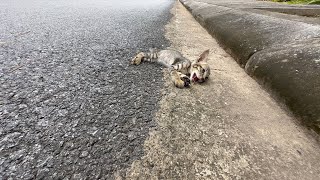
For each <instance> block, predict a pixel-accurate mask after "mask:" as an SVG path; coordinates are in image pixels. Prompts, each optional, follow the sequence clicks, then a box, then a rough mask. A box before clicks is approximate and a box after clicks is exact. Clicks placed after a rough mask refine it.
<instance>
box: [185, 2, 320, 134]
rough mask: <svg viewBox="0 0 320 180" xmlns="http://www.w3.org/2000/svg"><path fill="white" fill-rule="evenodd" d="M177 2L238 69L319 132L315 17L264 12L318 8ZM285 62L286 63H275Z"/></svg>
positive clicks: (319, 81)
mask: <svg viewBox="0 0 320 180" xmlns="http://www.w3.org/2000/svg"><path fill="white" fill-rule="evenodd" d="M181 2H182V3H183V4H184V5H185V6H186V7H187V8H188V9H189V10H190V12H191V13H192V14H193V16H194V17H195V18H196V19H197V20H198V21H199V22H200V24H201V25H202V26H203V27H205V28H206V29H207V31H208V32H209V33H210V34H211V35H213V36H214V37H216V38H217V40H218V41H219V43H220V44H221V45H222V46H223V47H224V48H225V49H226V50H227V51H228V52H229V53H230V54H231V55H232V56H233V57H234V58H235V59H236V61H237V62H238V63H239V64H240V65H241V66H242V67H245V66H246V69H247V70H249V69H250V71H248V73H249V75H252V76H253V77H254V78H255V79H257V80H258V82H260V83H261V84H263V85H265V86H266V87H267V89H269V90H271V92H273V93H274V94H275V95H277V96H278V97H279V99H280V101H281V102H284V103H285V104H286V105H287V106H288V107H289V108H290V109H291V110H292V112H293V113H294V114H295V115H297V117H299V118H300V119H301V120H302V122H303V123H304V124H307V125H308V126H309V127H311V128H312V129H313V130H315V131H317V132H319V133H320V101H319V97H320V91H319V86H320V76H319V75H320V64H319V61H318V59H319V57H320V54H319V51H318V49H317V48H318V44H319V41H318V39H319V37H320V25H319V19H318V18H310V17H304V16H294V15H286V14H283V13H274V12H271V11H269V10H270V9H273V10H274V9H276V8H278V9H294V10H295V11H296V10H297V9H299V8H302V10H301V11H303V10H304V9H305V8H309V9H312V8H313V9H315V10H319V7H318V6H310V5H308V6H289V5H284V4H279V3H272V2H262V1H254V0H226V1H222V0H181ZM277 53H278V56H276V54H277ZM270 54H273V55H270ZM297 55H298V57H295V56H297ZM286 60H287V61H288V62H289V63H285V65H284V64H283V63H279V62H282V61H286ZM248 62H250V63H248ZM253 62H254V63H253ZM258 62H260V63H258ZM261 62H263V63H261ZM290 62H292V63H290ZM252 69H255V72H253V71H251V70H252ZM297 72H298V73H297Z"/></svg>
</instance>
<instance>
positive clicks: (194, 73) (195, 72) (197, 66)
mask: <svg viewBox="0 0 320 180" xmlns="http://www.w3.org/2000/svg"><path fill="white" fill-rule="evenodd" d="M208 55H209V49H208V50H206V51H204V52H203V53H202V54H201V55H200V56H199V58H198V59H197V60H195V61H193V62H192V63H191V67H190V79H191V80H192V82H199V83H203V82H205V81H206V80H207V79H208V77H209V75H210V67H209V65H208V63H207V59H208Z"/></svg>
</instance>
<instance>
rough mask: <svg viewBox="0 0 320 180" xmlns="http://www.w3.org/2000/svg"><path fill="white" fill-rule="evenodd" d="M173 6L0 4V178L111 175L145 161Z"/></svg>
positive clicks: (23, 0)
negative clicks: (145, 60)
mask: <svg viewBox="0 0 320 180" xmlns="http://www.w3.org/2000/svg"><path fill="white" fill-rule="evenodd" d="M171 4H172V1H170V0H167V1H162V0H153V1H147V0H138V1H137V0H134V1H133V0H132V1H125V2H123V3H121V1H120V2H119V1H116V0H112V1H102V0H96V1H87V0H80V1H79V0H77V1H64V0H57V1H51V0H42V1H35V0H17V1H11V0H6V1H1V2H0V24H1V26H0V119H1V121H0V179H8V178H13V179H42V178H46V179H59V178H66V179H70V178H71V179H72V178H74V179H81V178H85V177H87V178H90V179H97V178H101V179H110V178H111V177H113V173H114V172H115V171H121V169H123V168H126V167H128V165H129V164H131V162H132V161H133V160H135V159H137V158H139V157H140V156H142V155H143V151H142V145H141V144H142V143H143V142H144V140H145V138H146V136H147V134H148V129H149V128H150V127H153V126H154V125H155V123H154V121H153V114H154V110H155V108H156V106H157V103H158V101H159V98H160V89H161V87H162V85H163V80H162V72H161V69H160V68H159V67H156V66H155V65H151V64H143V65H141V66H138V67H131V66H129V65H128V60H129V59H130V58H131V57H132V56H133V55H134V54H135V52H136V50H137V49H142V50H145V49H146V48H148V47H151V46H156V47H162V46H168V43H167V41H166V40H165V38H164V36H163V26H164V24H166V22H167V20H168V19H169V18H170V17H169V16H170V13H169V9H170V7H171Z"/></svg>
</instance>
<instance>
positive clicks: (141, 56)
mask: <svg viewBox="0 0 320 180" xmlns="http://www.w3.org/2000/svg"><path fill="white" fill-rule="evenodd" d="M208 54H209V50H206V51H204V52H203V53H202V54H201V55H200V57H199V58H198V59H197V60H195V61H193V62H191V61H190V60H189V59H187V58H185V57H184V56H183V55H182V54H181V53H180V52H178V51H176V50H171V49H168V50H160V51H159V50H157V49H154V48H153V49H150V50H149V52H140V53H138V54H137V55H136V56H135V57H134V58H133V59H132V60H131V64H134V65H139V64H140V63H141V62H143V61H148V62H154V63H159V64H161V65H163V66H165V67H167V68H168V69H169V71H170V75H171V79H172V81H173V83H174V85H175V86H176V87H179V88H183V87H189V86H190V85H191V81H192V82H193V83H201V82H204V81H205V80H206V79H207V78H208V77H209V75H210V68H209V66H208V64H207V62H206V59H207V57H208Z"/></svg>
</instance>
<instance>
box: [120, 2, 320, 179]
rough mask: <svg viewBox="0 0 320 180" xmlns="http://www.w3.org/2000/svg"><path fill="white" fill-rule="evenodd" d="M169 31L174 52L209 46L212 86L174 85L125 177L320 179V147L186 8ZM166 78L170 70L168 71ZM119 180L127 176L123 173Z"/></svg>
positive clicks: (191, 53) (177, 10)
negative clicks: (138, 156)
mask: <svg viewBox="0 0 320 180" xmlns="http://www.w3.org/2000/svg"><path fill="white" fill-rule="evenodd" d="M172 13H173V14H174V17H173V19H172V20H171V22H170V23H169V24H168V25H167V26H166V29H167V33H166V37H167V38H168V39H169V40H170V42H171V44H172V47H173V48H176V49H178V50H180V51H181V52H182V53H183V54H184V55H185V56H186V57H188V58H191V59H195V58H197V56H198V55H199V53H201V52H202V51H203V50H204V49H210V51H211V53H210V56H209V63H210V67H211V68H212V69H213V71H212V75H211V77H210V78H209V80H208V82H207V83H205V84H203V85H195V86H192V87H191V88H190V89H184V90H181V89H177V88H175V87H173V86H172V84H171V82H170V81H168V82H167V85H166V88H165V89H164V90H163V94H164V98H163V99H162V100H161V102H160V110H159V111H158V112H157V123H158V127H157V129H155V130H153V131H151V132H150V136H149V137H148V139H147V141H146V142H145V148H144V150H145V155H144V156H143V157H142V159H141V160H137V161H135V162H134V163H133V164H132V166H131V168H130V169H128V171H127V175H126V179H175V180H176V179H291V180H295V179H296V180H301V179H304V180H308V179H310V180H314V179H319V178H320V175H319V174H320V168H319V167H320V161H319V159H320V151H319V143H317V141H316V140H315V139H314V138H313V136H311V135H310V134H309V133H308V132H309V131H307V130H305V128H304V127H303V126H300V125H299V123H296V119H295V118H293V117H292V116H291V115H290V114H287V112H286V111H285V110H283V109H282V108H281V107H279V105H278V104H277V103H276V102H275V101H274V100H273V99H272V98H271V97H270V95H269V94H268V93H266V92H265V91H264V90H263V89H262V88H261V87H260V86H259V85H258V84H257V83H256V82H255V81H254V80H253V79H252V78H250V77H249V76H248V75H247V74H246V73H245V72H244V71H243V69H241V68H240V67H239V66H238V64H237V63H236V62H235V61H234V59H233V58H231V57H230V55H228V54H227V53H226V52H225V51H224V50H223V49H222V48H221V47H219V45H218V44H217V42H216V41H215V40H214V39H213V38H212V37H211V36H210V35H209V34H208V33H207V32H206V30H205V29H203V28H202V27H201V26H199V24H198V23H197V22H196V21H195V20H194V19H193V17H192V15H191V14H190V13H189V12H188V11H187V10H186V9H185V8H184V7H183V6H182V5H181V4H180V3H176V4H175V6H174V8H173V9H172ZM166 74H167V73H166ZM115 177H116V178H117V179H122V178H123V177H121V176H119V174H118V173H116V174H115Z"/></svg>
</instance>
